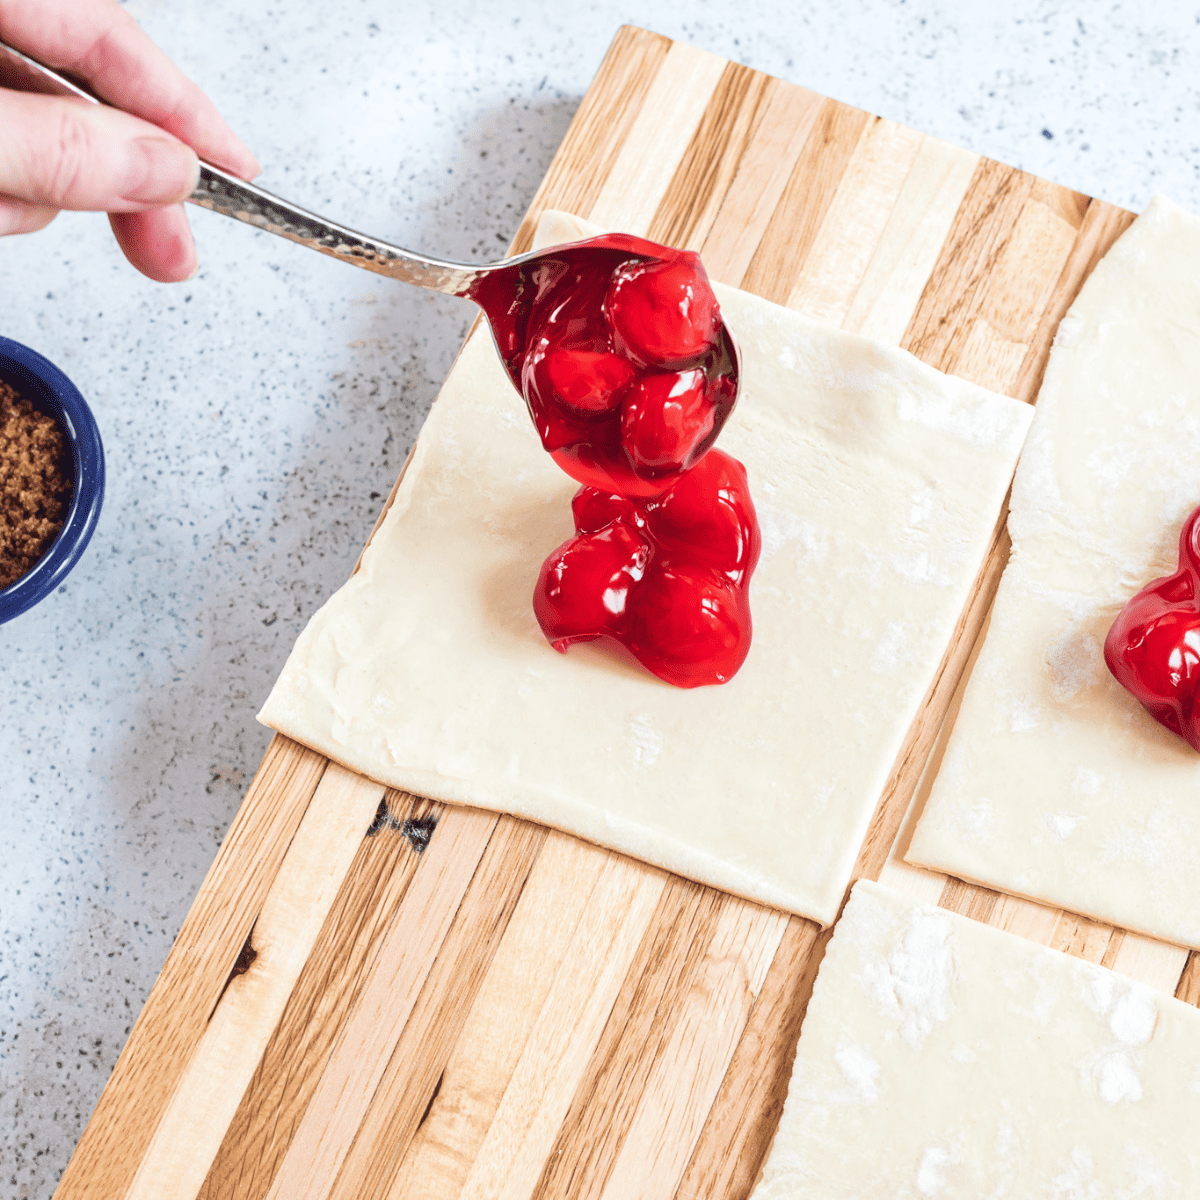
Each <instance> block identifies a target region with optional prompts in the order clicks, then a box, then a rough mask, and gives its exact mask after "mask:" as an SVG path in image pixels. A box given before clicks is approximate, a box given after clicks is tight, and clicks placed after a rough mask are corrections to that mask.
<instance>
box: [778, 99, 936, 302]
mask: <svg viewBox="0 0 1200 1200" xmlns="http://www.w3.org/2000/svg"><path fill="white" fill-rule="evenodd" d="M923 140H924V138H923V137H922V135H921V134H919V133H914V132H913V130H911V129H905V128H904V126H903V125H897V124H896V123H895V122H894V121H884V120H882V119H880V118H878V117H876V118H875V120H874V121H873V122H872V123H871V124H870V125H868V126H867V129H866V131H865V133H864V134H863V136H862V138H861V139H860V141H859V143H858V145H857V147H856V148H855V151H854V156H853V157H852V158H851V159H850V161H849V163H847V164H846V172H845V174H844V175H843V176H842V179H841V182H840V183H839V184H838V187H837V191H836V192H835V193H834V195H833V199H832V200H831V201H830V203H829V209H828V211H827V212H826V213H825V219H824V220H823V221H822V222H821V227H820V228H819V229H818V230H817V233H816V235H815V236H814V238H813V244H812V248H811V249H810V250H809V253H808V257H807V258H806V259H805V261H804V265H803V268H802V270H801V271H800V273H799V276H798V277H797V279H796V282H795V283H794V285H793V287H792V290H791V293H790V294H789V295H788V298H787V306H788V308H793V309H795V310H796V311H797V312H799V313H802V314H803V315H804V316H806V317H808V318H810V319H811V320H813V321H820V322H822V323H823V324H826V325H841V324H842V322H843V321H844V320H845V318H846V316H847V314H848V313H849V311H850V306H851V304H852V303H853V302H854V296H855V293H856V292H857V291H858V288H859V285H860V284H861V283H862V281H863V277H864V275H865V274H866V271H867V267H868V266H869V265H870V262H871V259H872V256H873V255H874V254H875V252H876V249H877V247H878V246H879V243H880V241H881V240H882V238H883V233H884V229H885V228H886V227H887V223H888V217H889V214H890V213H891V211H892V209H893V208H894V207H895V205H896V202H897V200H898V199H899V196H900V193H901V191H902V190H903V188H904V182H905V180H906V179H907V178H908V176H909V174H910V173H911V171H912V169H913V165H914V163H915V162H916V159H917V155H918V153H919V152H920V149H921V143H922V141H923Z"/></svg>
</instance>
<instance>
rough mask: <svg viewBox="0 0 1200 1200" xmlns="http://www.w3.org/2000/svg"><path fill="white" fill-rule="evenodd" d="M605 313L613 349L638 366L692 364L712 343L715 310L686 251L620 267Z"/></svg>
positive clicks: (712, 298) (717, 310)
mask: <svg viewBox="0 0 1200 1200" xmlns="http://www.w3.org/2000/svg"><path fill="white" fill-rule="evenodd" d="M604 311H605V314H606V315H607V317H608V321H609V324H610V325H611V326H612V331H613V337H614V341H615V344H616V347H617V349H618V350H620V351H622V352H623V353H625V354H628V355H629V356H630V357H631V358H632V359H633V360H634V361H635V362H638V363H640V364H641V365H642V366H647V367H659V368H664V369H668V370H670V369H674V368H678V367H687V366H694V365H695V364H696V363H697V362H698V360H699V359H701V358H702V357H704V355H706V354H707V353H708V352H709V351H710V350H712V349H713V347H714V346H715V345H716V344H717V329H718V327H719V322H720V316H721V312H720V308H719V307H718V306H717V298H716V296H714V295H713V292H712V288H711V287H710V286H709V283H708V276H707V275H706V274H705V271H704V267H703V265H702V264H701V262H700V257H699V255H697V254H693V253H692V252H691V251H679V252H677V253H676V254H675V255H673V256H672V257H671V258H669V259H666V260H665V261H658V262H636V263H628V264H626V265H625V266H623V267H621V268H619V269H618V271H617V272H616V274H615V275H614V276H613V281H612V283H611V284H610V285H609V289H608V295H607V296H606V297H605V300H604Z"/></svg>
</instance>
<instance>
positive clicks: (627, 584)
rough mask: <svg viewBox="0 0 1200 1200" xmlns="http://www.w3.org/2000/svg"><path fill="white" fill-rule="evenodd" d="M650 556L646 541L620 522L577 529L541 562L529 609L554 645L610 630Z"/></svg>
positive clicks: (620, 619) (615, 628)
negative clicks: (594, 530) (593, 529)
mask: <svg viewBox="0 0 1200 1200" xmlns="http://www.w3.org/2000/svg"><path fill="white" fill-rule="evenodd" d="M649 557H650V548H649V546H647V544H646V543H645V542H644V541H643V540H642V539H641V538H640V537H639V536H638V534H637V533H636V532H635V531H634V530H633V529H632V528H630V527H629V526H628V525H625V524H612V525H609V526H607V527H605V528H604V529H601V530H600V531H599V532H598V533H581V534H577V535H576V536H575V537H573V538H571V539H570V540H569V541H567V542H564V543H563V544H562V545H561V546H559V548H558V549H557V550H555V551H554V553H553V554H551V555H550V557H549V558H548V559H546V561H545V562H544V563H543V564H542V570H541V573H540V574H539V575H538V581H537V586H536V587H535V589H534V593H533V611H534V614H535V615H536V617H537V619H538V624H539V625H541V627H542V632H543V633H544V634H545V635H546V637H547V638H548V639H549V640H550V642H551V644H552V645H553V646H554V648H555V650H560V651H565V650H566V649H567V647H568V646H570V645H571V644H572V643H573V642H587V641H591V640H592V639H594V638H597V637H601V636H603V635H605V634H610V635H615V634H616V633H617V632H618V631H619V630H620V629H621V628H622V626H623V624H624V620H625V610H626V603H627V601H628V598H629V593H630V589H631V588H632V587H633V586H634V585H635V584H637V583H638V581H639V580H640V579H641V578H642V575H643V573H644V572H645V569H646V563H647V561H648V560H649Z"/></svg>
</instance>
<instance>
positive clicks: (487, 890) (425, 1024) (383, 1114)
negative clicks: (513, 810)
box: [330, 816, 548, 1200]
mask: <svg viewBox="0 0 1200 1200" xmlns="http://www.w3.org/2000/svg"><path fill="white" fill-rule="evenodd" d="M547 832H548V831H547V830H546V829H545V828H543V827H542V826H538V825H531V824H530V823H529V822H527V821H519V820H517V818H515V817H508V816H505V817H501V818H500V820H499V821H498V822H497V823H496V830H495V832H494V833H493V834H492V837H491V840H490V841H489V842H488V846H487V849H486V850H485V851H484V854H483V858H482V859H481V860H480V862H479V867H478V869H477V870H476V872H475V876H474V878H473V879H472V880H471V885H470V887H468V888H467V892H466V895H465V896H464V897H463V901H462V904H461V905H460V906H459V909H458V912H457V913H456V914H455V916H454V923H453V924H452V925H451V927H450V931H449V933H447V935H446V939H445V941H444V942H443V943H442V945H441V948H440V949H439V951H438V954H437V958H436V959H435V960H434V963H433V967H432V969H431V970H430V972H429V975H428V978H427V979H426V980H425V983H424V986H423V987H422V989H421V994H420V996H419V997H418V998H417V1002H416V1004H415V1005H414V1006H413V1010H412V1015H411V1016H410V1017H409V1019H408V1021H407V1022H406V1023H405V1025H404V1029H403V1032H402V1033H401V1035H400V1038H399V1040H398V1041H397V1043H396V1048H395V1050H394V1051H393V1052H392V1056H391V1059H390V1061H389V1062H388V1065H387V1069H386V1070H385V1071H384V1073H383V1076H382V1078H381V1079H380V1081H379V1087H378V1088H377V1089H376V1091H375V1093H374V1095H373V1096H372V1098H371V1106H370V1108H369V1109H368V1110H367V1113H366V1117H365V1119H364V1120H363V1123H362V1125H361V1126H360V1127H359V1130H358V1133H357V1134H356V1135H355V1138H354V1144H353V1146H352V1147H351V1148H350V1153H349V1154H347V1156H346V1160H345V1162H344V1163H343V1164H342V1169H341V1171H340V1172H339V1173H338V1177H337V1182H336V1184H335V1185H334V1187H333V1189H332V1191H331V1192H330V1198H331V1200H366V1198H367V1197H375V1196H384V1195H386V1194H387V1191H388V1186H389V1184H390V1183H391V1181H392V1178H393V1177H394V1176H395V1175H397V1174H398V1173H400V1171H401V1169H402V1168H400V1166H399V1164H400V1162H401V1160H402V1159H403V1157H404V1155H405V1154H406V1153H407V1151H408V1148H409V1145H410V1143H411V1142H412V1139H413V1135H414V1134H415V1133H416V1131H417V1128H418V1126H419V1125H420V1123H421V1121H422V1119H423V1117H424V1115H425V1113H426V1112H428V1110H429V1107H430V1103H431V1101H432V1099H433V1097H434V1096H435V1094H436V1093H437V1090H438V1084H439V1080H440V1079H441V1077H442V1075H443V1073H444V1071H445V1068H446V1063H447V1060H448V1059H449V1057H450V1054H451V1051H452V1050H453V1048H454V1045H455V1043H456V1042H457V1041H458V1038H459V1035H460V1034H461V1033H462V1029H463V1026H464V1024H465V1023H466V1019H467V1014H468V1013H469V1012H470V1011H471V1006H472V1004H473V1003H474V1000H475V997H476V995H477V993H478V991H479V987H480V984H481V983H482V981H483V977H484V975H485V973H486V972H487V969H488V967H489V965H490V964H491V961H492V956H493V955H494V954H495V951H496V947H497V946H498V945H499V943H500V940H501V938H502V936H503V934H504V931H505V927H506V926H507V924H508V921H509V919H510V917H511V916H512V913H513V909H514V908H515V907H516V903H517V899H518V898H519V896H520V894H521V889H522V888H523V887H524V885H525V880H526V878H527V877H528V875H529V871H530V868H531V867H532V866H533V863H534V860H535V859H536V858H537V856H538V852H539V851H540V850H541V848H542V845H543V843H544V842H545V840H546V835H547Z"/></svg>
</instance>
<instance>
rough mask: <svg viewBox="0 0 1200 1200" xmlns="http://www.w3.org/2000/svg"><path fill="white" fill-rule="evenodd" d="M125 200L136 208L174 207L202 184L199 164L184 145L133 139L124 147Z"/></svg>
mask: <svg viewBox="0 0 1200 1200" xmlns="http://www.w3.org/2000/svg"><path fill="white" fill-rule="evenodd" d="M125 153H126V158H127V165H126V168H125V187H124V188H123V189H122V193H121V194H122V196H123V197H124V198H125V199H126V200H128V201H130V202H131V203H133V204H175V203H176V202H178V201H180V200H184V199H186V198H187V197H188V196H190V195H191V193H192V190H193V189H194V188H195V186H196V184H197V183H199V181H200V161H199V159H197V158H196V155H195V154H194V153H193V152H192V150H191V149H190V148H189V147H187V146H185V145H184V144H183V143H182V142H172V141H168V140H167V139H166V138H149V137H144V138H134V139H133V140H132V141H129V142H126V143H125Z"/></svg>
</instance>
